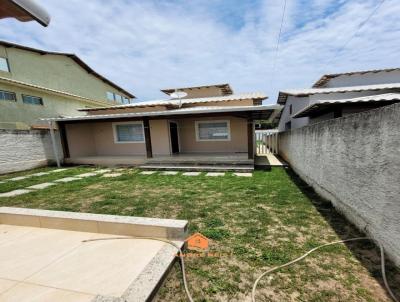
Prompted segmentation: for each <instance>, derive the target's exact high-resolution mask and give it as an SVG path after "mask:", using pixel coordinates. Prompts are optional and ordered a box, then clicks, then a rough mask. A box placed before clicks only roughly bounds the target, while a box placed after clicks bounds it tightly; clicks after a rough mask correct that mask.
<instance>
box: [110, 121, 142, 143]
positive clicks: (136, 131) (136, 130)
mask: <svg viewBox="0 0 400 302" xmlns="http://www.w3.org/2000/svg"><path fill="white" fill-rule="evenodd" d="M113 128H114V142H115V143H116V144H123V143H143V142H144V129H143V123H142V122H126V123H113Z"/></svg>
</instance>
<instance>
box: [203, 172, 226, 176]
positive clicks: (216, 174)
mask: <svg viewBox="0 0 400 302" xmlns="http://www.w3.org/2000/svg"><path fill="white" fill-rule="evenodd" d="M224 175H225V173H220V172H209V173H207V174H206V176H224Z"/></svg>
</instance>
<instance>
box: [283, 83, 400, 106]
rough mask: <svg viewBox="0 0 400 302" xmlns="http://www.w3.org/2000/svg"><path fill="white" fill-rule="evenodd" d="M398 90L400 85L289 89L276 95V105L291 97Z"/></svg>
mask: <svg viewBox="0 0 400 302" xmlns="http://www.w3.org/2000/svg"><path fill="white" fill-rule="evenodd" d="M395 88H400V83H388V84H376V85H362V86H348V87H335V88H308V89H289V90H284V91H280V92H279V95H278V104H285V103H286V100H287V97H288V96H289V95H292V96H298V97H303V96H309V95H313V94H329V93H344V92H359V91H378V90H383V89H395Z"/></svg>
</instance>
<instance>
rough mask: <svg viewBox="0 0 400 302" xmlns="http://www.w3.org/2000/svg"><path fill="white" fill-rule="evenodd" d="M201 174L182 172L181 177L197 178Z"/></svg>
mask: <svg viewBox="0 0 400 302" xmlns="http://www.w3.org/2000/svg"><path fill="white" fill-rule="evenodd" d="M200 174H201V172H184V173H182V175H184V176H199V175H200Z"/></svg>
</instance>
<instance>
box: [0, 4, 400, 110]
mask: <svg viewBox="0 0 400 302" xmlns="http://www.w3.org/2000/svg"><path fill="white" fill-rule="evenodd" d="M37 1H38V2H39V3H41V4H42V5H44V6H45V7H46V8H47V9H48V11H49V12H50V14H51V15H52V22H51V24H50V26H49V27H48V28H43V27H41V26H40V25H38V24H36V23H34V22H30V23H21V22H18V21H15V20H13V19H6V20H1V21H0V24H1V26H0V39H2V40H7V41H12V42H16V43H21V44H25V45H28V46H32V47H38V48H43V49H47V50H53V51H62V52H73V53H76V54H77V55H79V56H80V57H81V58H82V59H83V60H84V61H85V62H87V63H88V64H89V65H90V66H91V67H93V68H94V69H95V70H96V71H98V72H99V73H101V74H103V75H105V76H106V77H108V78H109V79H111V80H112V81H114V82H116V83H118V84H119V85H120V86H122V87H124V88H126V89H128V90H130V91H131V92H132V93H133V94H135V95H136V96H137V97H138V98H139V99H140V100H149V99H159V98H163V95H162V93H161V92H160V91H159V89H160V88H170V87H179V86H191V85H204V84H210V83H225V82H228V83H230V84H231V85H232V87H233V89H234V91H235V92H238V93H239V92H250V91H262V92H264V93H266V94H268V95H269V96H270V99H269V100H268V101H267V103H275V102H276V95H277V92H278V91H279V90H281V89H285V88H303V87H310V86H311V84H312V83H313V82H314V81H315V80H317V79H318V78H319V77H320V76H321V75H322V74H325V73H336V72H343V71H354V70H366V69H375V68H390V67H400V60H399V54H400V19H399V16H400V1H398V0H386V1H385V2H384V4H383V5H382V6H381V7H380V9H379V10H378V11H377V13H376V14H375V15H374V16H373V18H371V19H370V20H369V22H368V23H367V24H366V25H365V26H364V27H363V28H362V29H361V30H360V31H359V32H358V33H357V35H356V36H354V38H353V39H352V40H351V42H350V43H349V44H348V45H347V47H346V48H344V49H341V48H342V46H343V45H344V44H345V43H346V41H348V39H349V38H350V37H351V36H352V35H353V33H354V32H355V30H356V28H357V27H358V26H359V24H360V23H361V22H362V21H363V20H364V19H365V18H366V17H367V16H368V15H369V14H370V13H371V11H373V9H374V7H376V6H377V5H378V4H379V2H381V0H351V1H350V0H348V1H345V0H297V1H295V0H287V10H286V16H285V22H284V26H283V32H282V39H281V45H280V51H279V54H278V57H277V61H276V65H275V66H276V67H275V70H272V66H273V58H274V50H275V47H276V41H277V36H278V32H279V25H280V18H281V14H282V8H283V0H256V1H245V0H241V1H240V0H191V1H184V0H181V1H178V0H169V1H161V0H157V1H155V0H154V1H150V0H146V1H134V0H113V1H105V0H90V1H89V0H88V1H80V0H69V1H54V0H37Z"/></svg>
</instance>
